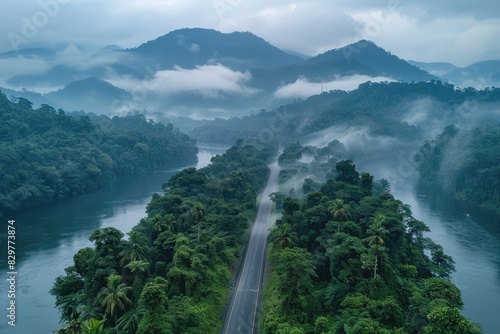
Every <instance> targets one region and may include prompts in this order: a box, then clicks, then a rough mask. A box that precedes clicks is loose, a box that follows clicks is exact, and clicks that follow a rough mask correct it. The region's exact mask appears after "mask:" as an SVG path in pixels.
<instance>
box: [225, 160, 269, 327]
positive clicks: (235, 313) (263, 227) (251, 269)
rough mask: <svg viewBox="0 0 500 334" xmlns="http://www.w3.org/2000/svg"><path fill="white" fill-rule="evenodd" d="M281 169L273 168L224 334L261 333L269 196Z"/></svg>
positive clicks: (230, 305)
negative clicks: (260, 318)
mask: <svg viewBox="0 0 500 334" xmlns="http://www.w3.org/2000/svg"><path fill="white" fill-rule="evenodd" d="M278 174H279V167H278V165H277V163H275V164H274V165H273V166H272V167H271V175H270V176H269V180H268V181H267V185H266V188H265V189H264V192H263V194H262V199H261V201H260V205H259V211H258V212H257V216H256V218H255V222H254V224H253V227H252V231H251V233H250V237H249V240H248V244H247V248H246V252H245V254H244V258H243V262H242V263H241V267H240V271H239V274H238V276H237V278H236V282H235V289H234V290H233V292H232V295H231V299H230V300H229V304H228V308H227V310H226V315H225V318H224V325H223V327H222V332H221V333H224V334H247V333H248V334H253V333H257V332H258V315H259V299H260V295H261V289H262V280H263V275H264V267H265V263H266V248H267V234H268V228H269V220H270V218H271V206H272V202H271V200H270V199H269V195H270V194H271V193H272V192H273V191H275V187H276V184H277V181H278Z"/></svg>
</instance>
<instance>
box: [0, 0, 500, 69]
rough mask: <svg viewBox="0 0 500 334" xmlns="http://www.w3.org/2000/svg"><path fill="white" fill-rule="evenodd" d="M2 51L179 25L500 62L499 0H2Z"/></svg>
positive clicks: (315, 48)
mask: <svg viewBox="0 0 500 334" xmlns="http://www.w3.org/2000/svg"><path fill="white" fill-rule="evenodd" d="M0 12H1V13H2V21H1V23H0V26H1V33H0V52H4V51H10V50H12V49H13V48H15V47H18V48H26V47H37V46H44V45H57V44H59V43H78V44H81V45H85V46H87V47H90V48H100V47H102V46H105V45H107V44H117V45H119V46H121V47H124V48H129V47H135V46H138V45H140V44H141V43H144V42H146V41H148V40H151V39H155V38H157V37H159V36H161V35H164V34H166V33H168V32H169V31H172V30H175V29H179V28H185V27H202V28H213V29H217V30H220V31H223V32H231V31H250V32H253V33H255V34H256V35H259V36H261V37H263V38H264V39H266V40H267V41H269V42H270V43H272V44H274V45H276V46H278V47H281V48H283V49H288V50H295V51H298V52H301V53H304V54H307V55H314V54H317V53H318V52H322V51H326V50H328V49H331V48H335V47H340V46H343V45H346V44H348V43H352V42H354V41H357V40H359V39H370V40H373V41H374V42H375V43H377V44H378V45H380V46H381V47H383V48H385V49H386V50H388V51H390V52H391V53H393V54H396V55H398V56H399V57H401V58H404V59H413V60H418V61H447V62H451V63H453V64H455V65H459V66H464V65H468V64H470V63H472V62H474V61H477V60H482V59H486V58H500V42H499V39H498V36H500V2H499V1H495V0H478V1H471V0H453V1H451V0H419V1H409V0H399V1H398V0H386V1H383V0H358V1H355V0H350V1H349V0H297V1H285V0H272V1H269V0H267V1H266V0H22V1H17V0H5V1H1V2H0Z"/></svg>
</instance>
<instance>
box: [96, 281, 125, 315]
mask: <svg viewBox="0 0 500 334" xmlns="http://www.w3.org/2000/svg"><path fill="white" fill-rule="evenodd" d="M131 290H132V288H131V287H129V286H127V285H125V283H123V277H122V276H120V275H117V274H111V275H109V277H108V286H107V287H104V288H102V289H101V292H99V295H98V297H97V300H102V301H101V306H102V307H103V308H104V314H105V315H107V316H114V318H115V325H116V324H117V320H118V311H119V310H122V311H124V310H125V309H126V308H127V305H132V301H131V300H130V298H128V296H127V294H128V293H129V292H130V291H131Z"/></svg>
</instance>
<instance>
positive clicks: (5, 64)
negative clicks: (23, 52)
mask: <svg viewBox="0 0 500 334" xmlns="http://www.w3.org/2000/svg"><path fill="white" fill-rule="evenodd" d="M49 69H50V65H49V64H47V62H45V61H44V60H43V59H40V58H36V57H35V58H24V57H16V58H6V59H0V86H3V87H5V88H12V89H18V88H22V87H13V86H10V85H8V84H7V80H8V79H9V78H11V77H13V76H16V75H36V74H42V73H45V72H47V71H48V70H49Z"/></svg>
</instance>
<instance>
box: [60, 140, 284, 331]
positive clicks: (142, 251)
mask: <svg viewBox="0 0 500 334" xmlns="http://www.w3.org/2000/svg"><path fill="white" fill-rule="evenodd" d="M274 155H275V150H274V149H272V148H268V149H265V150H257V149H256V148H254V147H253V146H248V145H246V144H244V143H243V142H242V141H240V142H238V144H237V145H235V146H233V147H232V148H230V149H229V150H228V151H227V152H226V153H224V154H223V155H218V156H216V157H214V158H213V159H212V163H211V165H209V166H207V167H205V168H202V169H195V168H187V169H185V170H183V171H182V172H179V173H178V174H176V175H175V176H173V177H172V178H171V179H170V180H169V181H168V182H167V183H166V184H165V185H164V186H163V189H164V194H162V195H158V194H155V195H153V198H152V200H151V202H150V203H149V204H148V206H147V217H146V218H144V219H142V220H141V221H140V222H139V224H138V225H137V226H135V227H134V228H133V230H132V231H131V232H130V233H128V235H127V237H126V238H125V239H124V235H123V233H121V232H120V231H118V230H116V229H115V228H109V227H108V228H103V229H99V230H96V231H95V232H94V233H92V235H91V236H90V238H89V239H90V241H92V242H93V243H94V247H92V248H84V249H81V250H80V251H79V252H78V253H76V254H75V256H74V258H73V259H74V266H71V267H68V268H67V269H66V275H65V276H60V277H59V278H57V280H56V282H55V283H54V286H53V289H52V294H54V295H55V296H56V304H57V307H58V308H59V309H60V310H61V320H62V321H63V322H64V323H65V326H66V328H65V329H61V330H59V331H57V332H58V333H59V334H73V333H80V331H81V330H82V329H84V328H89V327H91V326H94V327H96V326H97V327H100V328H101V329H103V328H109V327H116V328H117V333H142V334H145V333H154V334H163V333H169V334H171V333H175V334H194V333H196V334H207V333H214V334H215V333H218V332H219V330H220V328H221V326H222V322H221V319H222V315H223V312H224V309H225V306H226V303H227V300H228V298H229V292H230V282H231V274H232V272H234V270H235V269H236V266H237V259H238V258H239V257H240V255H241V253H242V251H243V248H244V243H245V241H246V239H247V238H246V236H247V233H246V232H247V230H248V227H249V226H250V223H251V222H252V221H253V219H254V217H255V214H256V203H257V200H256V199H257V198H256V197H257V194H258V192H259V191H260V190H261V189H262V188H263V187H264V185H265V182H266V180H267V177H268V175H269V168H268V167H267V165H268V163H269V162H270V161H271V159H272V158H273V157H274Z"/></svg>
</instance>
